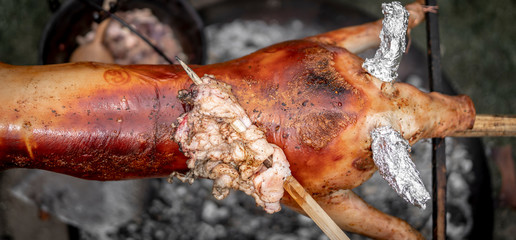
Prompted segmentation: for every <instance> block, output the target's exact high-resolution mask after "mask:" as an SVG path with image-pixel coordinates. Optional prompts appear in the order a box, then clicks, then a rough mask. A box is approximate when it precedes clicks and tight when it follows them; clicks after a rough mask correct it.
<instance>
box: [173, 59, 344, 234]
mask: <svg viewBox="0 0 516 240" xmlns="http://www.w3.org/2000/svg"><path fill="white" fill-rule="evenodd" d="M176 60H177V61H178V62H179V63H180V64H181V66H182V67H183V68H184V69H185V71H186V73H187V74H188V76H189V77H190V78H191V79H192V81H193V82H194V83H195V84H196V85H199V84H201V83H202V81H201V78H199V76H198V75H197V74H196V73H195V72H194V71H193V70H192V69H191V68H190V67H188V65H186V63H184V62H183V61H182V60H181V59H179V58H178V57H176ZM231 126H232V127H233V128H234V129H235V130H236V131H238V132H243V131H245V130H246V129H245V128H246V127H245V125H244V123H242V122H241V121H240V120H238V119H237V120H235V122H233V123H232V124H231ZM283 188H284V189H285V190H286V191H287V192H288V193H289V194H290V196H292V198H294V200H295V201H296V202H297V204H299V206H301V208H302V209H303V210H304V211H305V212H306V213H307V214H308V216H310V217H311V218H312V219H313V220H314V222H315V223H316V224H317V226H319V228H321V230H322V231H323V232H324V233H325V234H326V236H328V237H329V238H330V239H331V240H349V238H348V236H346V234H345V233H344V232H343V231H342V229H340V228H339V226H337V224H336V223H335V222H334V221H333V220H332V219H331V218H330V216H328V214H327V213H326V212H325V211H324V210H323V209H322V208H321V206H319V204H317V202H316V201H315V200H314V199H313V198H312V196H310V194H308V193H307V192H306V190H305V189H304V188H303V186H301V184H299V182H298V181H297V180H296V179H295V178H294V177H293V176H292V175H290V176H288V177H287V179H286V180H285V182H284V183H283Z"/></svg>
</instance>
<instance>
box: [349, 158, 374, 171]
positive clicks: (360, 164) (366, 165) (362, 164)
mask: <svg viewBox="0 0 516 240" xmlns="http://www.w3.org/2000/svg"><path fill="white" fill-rule="evenodd" d="M351 165H352V166H353V167H354V168H355V169H357V170H360V171H368V170H371V169H373V168H374V161H373V159H372V158H371V156H368V157H364V158H357V159H355V160H353V163H352V164H351Z"/></svg>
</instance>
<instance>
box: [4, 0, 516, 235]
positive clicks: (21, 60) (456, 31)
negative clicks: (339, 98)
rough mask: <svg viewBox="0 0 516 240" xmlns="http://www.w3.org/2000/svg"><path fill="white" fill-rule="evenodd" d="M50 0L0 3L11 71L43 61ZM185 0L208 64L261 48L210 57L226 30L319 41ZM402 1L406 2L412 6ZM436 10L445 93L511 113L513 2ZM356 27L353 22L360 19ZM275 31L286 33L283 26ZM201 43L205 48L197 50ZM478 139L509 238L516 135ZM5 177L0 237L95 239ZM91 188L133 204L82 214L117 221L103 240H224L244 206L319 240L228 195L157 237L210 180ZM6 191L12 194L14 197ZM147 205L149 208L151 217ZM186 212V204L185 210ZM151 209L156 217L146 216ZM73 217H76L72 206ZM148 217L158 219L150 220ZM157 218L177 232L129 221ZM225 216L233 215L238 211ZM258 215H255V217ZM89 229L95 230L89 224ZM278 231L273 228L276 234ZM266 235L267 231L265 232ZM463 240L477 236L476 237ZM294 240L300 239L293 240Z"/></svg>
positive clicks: (368, 4)
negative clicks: (201, 27) (224, 225)
mask: <svg viewBox="0 0 516 240" xmlns="http://www.w3.org/2000/svg"><path fill="white" fill-rule="evenodd" d="M68 1H72V0H68ZM49 2H54V3H55V2H61V4H62V5H64V4H65V2H67V1H35V0H16V1H15V0H0V42H1V44H0V62H4V63H9V64H15V65H35V64H39V63H41V62H42V59H41V56H40V51H41V40H42V36H43V35H44V32H45V26H46V25H47V23H48V22H49V21H50V20H51V18H52V16H53V15H54V14H55V13H54V12H53V11H56V9H52V10H51V7H49ZM185 2H187V3H190V4H191V6H192V7H193V8H194V9H196V10H198V11H199V13H200V18H201V19H202V20H203V21H204V22H205V25H206V26H207V29H206V30H205V32H204V34H206V41H208V43H206V45H207V47H208V49H207V50H206V51H207V54H206V56H204V62H205V63H211V62H216V61H222V60H228V59H227V58H228V57H234V56H235V55H234V54H236V55H238V54H242V51H243V52H244V53H245V51H247V50H249V49H252V48H253V47H258V45H259V44H258V43H253V44H254V45H253V44H250V45H251V46H245V45H244V46H239V47H240V48H241V51H240V52H238V53H233V52H231V51H233V50H234V49H235V48H236V47H235V46H229V47H228V46H226V48H228V49H225V48H224V42H222V46H219V49H218V50H220V49H224V50H225V52H217V51H215V50H214V49H211V50H210V49H209V47H210V42H209V41H211V42H216V41H221V39H222V40H223V39H224V38H220V37H219V35H217V34H220V33H221V32H223V31H225V30H226V29H227V28H240V29H241V30H240V31H241V33H243V34H246V33H248V32H246V31H245V28H250V27H253V29H254V30H255V31H262V29H263V28H267V29H269V30H271V29H272V31H273V32H272V33H273V34H276V33H278V34H279V33H281V34H283V35H282V37H285V35H286V38H287V39H289V38H290V39H291V38H297V37H303V36H306V35H303V34H316V33H318V32H317V31H318V30H320V29H322V28H320V27H319V28H318V27H312V25H310V24H307V23H306V22H302V21H301V22H297V21H289V22H286V23H278V24H275V22H272V23H271V21H267V22H266V23H265V25H263V24H262V23H256V22H254V25H246V24H248V23H242V22H236V23H237V24H233V25H227V26H226V25H225V26H223V25H221V24H222V23H223V22H224V23H225V22H226V21H230V20H228V19H230V18H232V17H234V18H235V20H237V19H242V16H241V15H239V14H238V13H239V12H246V11H250V10H249V9H247V8H246V7H245V2H244V1H241V2H243V3H239V4H237V3H236V2H238V1H223V0H191V1H185ZM226 2H231V4H234V8H233V10H232V11H230V10H227V8H223V7H221V6H222V5H224V6H227V5H228V4H227V3H226ZM251 2H255V1H251ZM313 2H324V4H327V5H328V6H350V8H349V9H351V11H358V12H360V13H361V14H365V15H367V16H368V17H365V19H378V18H381V17H382V14H381V3H382V2H383V1H376V0H367V1H347V0H329V1H315V0H314V1H313ZM401 2H402V3H404V4H406V3H409V2H410V1H401ZM282 3H283V1H281V0H268V1H263V4H264V5H266V6H268V7H270V8H274V7H281V5H282ZM438 3H439V6H440V8H439V10H438V11H439V27H440V37H441V46H440V47H441V54H442V67H443V71H444V74H445V75H446V76H447V79H448V81H449V83H450V84H451V86H452V87H453V88H454V89H455V90H456V91H457V92H458V93H460V94H466V95H469V96H470V97H471V98H472V99H473V101H474V103H475V105H476V108H477V112H478V113H481V114H509V115H516V83H515V80H516V79H515V77H514V76H516V46H515V44H514V39H516V28H515V27H514V23H515V22H516V2H514V1H512V0H495V1H481V0H472V1H459V0H448V1H438ZM229 6H231V5H229ZM321 8H322V7H321ZM294 12H295V11H294ZM301 13H302V12H301ZM251 15H252V14H251ZM308 15H309V14H308ZM254 17H256V16H254ZM289 17H292V16H289ZM303 17H306V16H298V18H300V19H301V18H303ZM339 17H340V16H339ZM292 18H296V17H292ZM335 19H336V18H333V20H332V21H333V22H332V23H331V24H330V23H328V26H329V25H332V24H334V22H335ZM337 20H338V19H337ZM357 21H359V23H360V20H357ZM233 23H235V22H233ZM88 24H89V23H88ZM300 24H301V25H300ZM303 24H304V25H303ZM318 24H322V25H324V24H325V22H324V21H321V22H319V23H318ZM280 25H281V26H283V27H284V28H280V27H281V26H280ZM278 26H280V27H278ZM285 26H286V27H285ZM226 27H227V28H226ZM331 27H333V26H331ZM242 29H243V30H242ZM248 30H249V29H248ZM278 39H281V38H278ZM244 40H245V39H244ZM274 40H275V38H274V37H271V38H270V39H269V41H271V42H270V43H269V44H272V43H274ZM226 43H228V42H226ZM266 43H267V41H265V42H261V43H260V44H266ZM228 44H229V43H228ZM248 45H249V44H248ZM267 45H268V44H267ZM199 46H202V44H201V45H199ZM412 48H415V49H419V51H420V52H423V53H424V52H425V49H426V32H425V25H424V24H422V25H421V26H420V27H418V28H416V29H415V30H413V32H412ZM242 49H243V50H242ZM423 65H424V64H423ZM416 82H417V81H416ZM482 142H483V143H484V145H483V150H484V151H483V152H485V155H486V157H487V158H486V159H485V161H486V168H488V173H489V175H490V182H489V184H490V186H491V190H490V193H488V194H490V196H491V197H492V199H493V202H492V206H493V207H494V213H493V214H494V215H493V216H494V217H493V223H494V230H493V238H494V239H514V233H516V210H515V209H516V197H514V196H515V194H516V190H515V189H516V182H514V181H515V180H514V178H513V179H512V182H511V180H510V179H511V174H513V175H512V177H514V171H515V170H514V159H515V157H516V150H515V148H516V138H483V139H482ZM482 154H484V153H482ZM511 163H512V164H511ZM9 173H10V176H9V177H6V175H7V174H5V173H0V174H1V175H0V181H1V182H0V184H1V185H0V186H2V189H0V190H1V195H0V212H3V213H9V212H10V213H9V214H2V215H0V239H1V240H4V239H28V238H31V239H74V238H75V239H78V238H82V239H96V238H99V237H98V236H96V235H94V234H88V233H87V232H88V231H83V230H84V229H80V228H77V227H76V226H77V225H80V223H74V221H73V220H70V219H68V221H67V220H66V218H63V217H62V216H63V214H61V215H60V216H61V217H59V218H58V217H56V216H54V215H55V214H53V213H54V212H56V211H57V212H59V211H60V210H56V208H62V205H52V204H48V203H47V205H44V204H40V205H38V206H40V207H36V206H35V205H34V204H31V203H30V202H31V200H32V201H34V199H38V197H40V198H39V199H40V200H41V199H43V198H44V196H40V195H39V194H41V193H38V189H31V188H30V186H34V185H37V183H38V182H39V181H40V179H41V178H39V176H38V175H36V176H35V175H33V174H32V173H31V178H30V179H28V180H27V179H25V182H22V184H21V185H20V184H18V183H20V182H21V181H22V180H24V178H26V176H28V175H27V174H28V172H27V171H25V170H19V171H16V173H14V171H13V170H9ZM11 173H12V174H11ZM45 179H46V178H45ZM507 179H508V180H507ZM62 181H63V180H54V181H51V180H49V183H48V184H51V185H52V184H53V185H59V184H60V183H61V182H62ZM70 181H72V180H70ZM31 184H32V185H31ZM78 184H79V185H80V184H83V183H82V182H81V183H78ZM95 184H97V183H95ZM98 184H99V185H98V186H97V189H98V190H99V192H106V194H108V195H109V194H110V193H112V192H113V191H119V192H123V193H120V194H122V195H113V196H116V198H117V199H118V198H125V200H127V199H129V200H130V203H128V205H127V206H128V207H127V208H126V207H125V206H121V207H120V208H119V209H100V210H99V211H100V212H103V211H112V212H115V213H113V215H112V219H98V218H97V217H98V215H95V214H92V215H91V216H90V215H88V214H87V213H84V214H85V215H88V217H89V218H90V219H89V221H90V223H91V222H95V221H97V222H98V224H97V225H95V226H93V227H91V229H87V230H91V232H95V231H97V232H98V231H104V230H102V229H103V227H104V226H105V225H103V223H104V221H105V222H120V226H122V227H120V228H118V229H117V230H116V234H112V235H109V236H107V238H106V239H109V238H110V237H113V238H117V237H114V236H113V235H117V236H118V238H119V239H124V238H130V237H134V236H138V237H140V238H142V239H189V238H193V237H192V236H197V237H195V238H201V239H217V238H220V239H223V238H227V237H228V236H231V234H232V232H231V231H230V230H227V229H226V230H224V229H222V230H221V228H220V227H218V226H219V225H218V224H214V223H217V222H219V221H221V220H220V219H226V220H225V221H229V220H227V219H228V218H230V217H228V216H227V215H228V214H229V213H228V211H230V210H227V208H237V209H240V208H243V209H244V208H247V209H249V208H251V210H250V213H249V215H245V214H243V216H245V217H244V219H246V218H249V219H251V218H253V219H258V220H255V221H251V220H249V224H251V225H252V224H255V225H256V226H264V225H260V224H265V225H266V224H273V225H274V224H276V225H278V221H290V222H291V223H290V224H291V225H292V224H294V225H296V226H290V225H289V224H288V223H282V224H284V225H285V226H281V227H282V228H281V229H293V228H294V227H297V226H301V227H304V228H302V229H305V230H296V231H298V235H296V236H298V237H299V236H304V238H306V239H323V238H324V236H322V234H321V233H320V232H319V231H318V229H317V228H316V227H315V226H313V225H311V223H310V220H307V219H305V218H303V217H300V216H298V215H297V214H295V213H293V212H287V213H285V214H284V216H283V217H284V218H281V220H280V219H279V218H278V217H276V216H274V217H270V216H261V215H260V213H259V211H257V210H256V209H253V208H252V207H253V206H252V205H253V203H252V202H245V200H244V203H239V204H238V207H235V203H236V202H237V200H235V199H232V198H231V197H230V199H229V200H228V199H227V200H224V202H223V203H215V202H211V201H208V202H202V203H195V204H198V205H192V206H190V207H192V208H196V207H201V208H202V209H203V211H205V213H202V212H201V213H197V215H199V218H200V219H201V220H202V221H201V222H203V224H204V225H201V226H197V227H196V228H192V229H195V230H191V231H195V232H196V233H197V234H201V233H203V231H204V232H205V234H204V235H194V233H188V234H190V235H188V234H184V233H179V231H180V230H178V229H176V230H177V232H178V233H177V235H176V236H183V237H177V238H172V237H170V236H172V235H174V234H173V232H172V233H171V232H170V231H168V230H167V231H162V232H161V233H159V232H158V234H156V231H158V230H156V229H160V227H166V226H167V224H169V225H170V226H176V227H175V228H181V227H184V228H187V227H188V224H198V223H196V222H195V221H194V220H191V221H190V220H189V218H191V216H190V215H195V214H194V213H189V212H182V213H179V212H175V211H176V210H173V207H172V208H165V207H164V206H161V205H160V204H163V203H166V202H170V201H172V202H173V201H179V198H182V199H191V202H195V201H196V200H195V199H198V198H209V186H210V185H209V183H206V182H202V181H201V182H200V183H198V184H197V185H194V186H188V185H180V184H179V185H165V184H164V183H162V182H156V181H153V182H143V183H142V182H137V183H126V182H117V183H113V184H111V185H109V186H106V185H103V184H102V183H98ZM510 184H512V185H510ZM13 186H14V187H13ZM134 186H138V187H134ZM511 186H512V188H511ZM472 187H475V186H472ZM13 189H14V191H12V190H13ZM63 189H66V191H67V192H70V191H73V188H70V187H67V186H64V187H63ZM135 189H137V190H135ZM186 189H193V190H195V191H197V192H196V193H186V192H185V191H186ZM206 189H208V190H206ZM507 189H509V190H507ZM511 189H512V191H511ZM47 190H48V191H47V192H48V193H49V194H54V195H59V192H55V189H47ZM61 190H62V189H61ZM16 191H18V192H16ZM41 191H43V189H41ZM63 191H64V190H63ZM149 191H150V192H151V193H152V194H154V195H156V196H159V197H160V198H164V199H165V200H163V199H161V200H159V201H158V200H156V199H150V200H149V199H147V198H137V197H133V196H135V195H145V194H146V193H148V192H149ZM166 191H171V192H174V193H175V194H172V195H171V194H170V193H168V192H166ZM13 192H14V194H13ZM16 193H18V195H17V196H15V195H16ZM31 194H32V195H31ZM89 194H92V195H95V194H96V192H91V193H89ZM124 194H126V195H124ZM232 195H234V194H232ZM23 196H25V197H26V198H27V196H29V197H28V199H25V200H27V201H22V200H20V198H23ZM110 196H111V195H110ZM80 198H81V196H75V198H73V197H70V198H65V200H63V201H73V199H80ZM63 201H62V202H63ZM95 201H100V202H102V201H104V199H92V200H91V202H90V203H88V204H90V205H91V206H94V205H95V203H96V202H95ZM111 201H113V199H111ZM115 201H118V200H115ZM120 201H121V200H120ZM149 201H150V203H149ZM399 201H401V199H399ZM62 202H61V203H62ZM67 204H68V205H67V206H69V205H70V202H67ZM192 204H193V203H192ZM41 206H53V207H54V208H52V207H50V208H47V209H42V208H41ZM131 206H146V208H147V210H143V211H144V212H143V213H142V212H139V210H138V209H136V210H135V209H129V208H131ZM149 207H150V208H151V210H149ZM184 207H187V206H186V205H185V206H184ZM486 207H491V206H486ZM152 208H153V209H154V210H152ZM142 209H144V207H142ZM167 209H168V210H167ZM171 209H172V210H171ZM65 210H66V209H65ZM65 210H63V209H61V212H66V211H65ZM74 211H78V210H77V209H75V210H74ZM81 211H83V212H88V210H87V209H81ZM152 211H156V212H154V213H153V212H152ZM163 211H169V215H174V214H175V215H180V216H181V217H182V220H183V221H184V223H183V225H181V223H178V222H173V221H171V222H167V223H166V224H164V223H161V222H159V220H155V219H154V220H155V222H153V223H152V224H154V225H152V226H150V225H149V226H146V225H145V224H143V226H142V222H143V220H142V219H139V220H134V219H135V218H134V216H138V215H141V214H144V215H145V214H146V215H147V219H148V218H150V219H153V216H154V218H163V216H162V215H159V214H158V213H157V212H163ZM231 211H233V212H232V213H234V212H235V211H237V210H231ZM238 211H239V210H238ZM246 211H249V210H246ZM161 214H162V213H161ZM203 214H204V215H203ZM255 215H260V216H256V217H255ZM166 216H168V215H166ZM189 216H190V217H189ZM72 218H73V217H72ZM276 218H278V219H276ZM127 222H129V224H127ZM160 224H161V225H160ZM424 224H425V223H422V224H421V225H424ZM279 225H281V224H279ZM89 226H92V225H91V224H90V225H89ZM179 226H181V227H179ZM99 229H100V230H99ZM146 229H147V230H146ZM296 229H297V228H296ZM300 229H301V228H300ZM306 229H308V230H306ZM314 229H315V230H314ZM108 230H109V231H112V232H113V231H115V230H113V229H108ZM108 230H105V231H108ZM151 230H152V231H153V233H145V231H151ZM176 230H174V231H176ZM258 230H259V229H257V228H253V227H249V228H248V229H247V230H245V229H244V230H242V231H241V232H238V234H240V235H238V234H237V232H235V233H234V234H235V235H232V236H233V237H234V238H235V239H246V238H249V236H253V237H252V238H255V239H267V238H268V237H267V236H269V239H270V235H263V236H261V237H260V236H258V235H252V234H251V233H252V232H253V231H258ZM276 230H277V231H279V230H278V229H276ZM109 231H108V232H109ZM246 231H247V232H246ZM303 231H304V232H303ZM271 232H274V231H273V230H272V231H271ZM299 232H301V233H299ZM124 234H125V235H124ZM181 234H183V235H181ZM217 234H218V235H217ZM224 234H225V235H224ZM246 234H247V235H246ZM303 234H304V235H303ZM124 236H125V237H124ZM224 236H225V237H224ZM274 236H276V235H274ZM289 236H290V235H277V236H276V237H277V239H286V237H289ZM104 237H106V236H104ZM104 237H102V238H104ZM290 237H292V236H290ZM470 237H471V238H474V236H470ZM357 238H358V237H357ZM292 239H297V238H296V237H295V236H294V237H293V238H292Z"/></svg>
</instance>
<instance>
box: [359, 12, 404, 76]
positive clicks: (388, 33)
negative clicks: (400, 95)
mask: <svg viewBox="0 0 516 240" xmlns="http://www.w3.org/2000/svg"><path fill="white" fill-rule="evenodd" d="M382 12H383V15H384V16H385V17H384V19H383V21H382V24H383V27H382V31H381V32H380V40H381V43H380V48H378V50H377V51H376V53H375V55H374V57H373V58H368V59H366V60H365V62H364V64H362V67H363V68H364V69H365V70H367V72H369V73H370V74H371V75H373V76H375V77H376V78H378V79H380V80H382V81H384V82H392V81H394V80H396V78H397V77H398V72H397V71H398V67H399V65H400V61H401V56H402V54H403V53H404V52H405V47H406V43H405V36H406V33H407V27H408V17H409V13H408V11H407V10H405V8H404V7H403V6H402V5H401V3H399V2H392V3H383V4H382Z"/></svg>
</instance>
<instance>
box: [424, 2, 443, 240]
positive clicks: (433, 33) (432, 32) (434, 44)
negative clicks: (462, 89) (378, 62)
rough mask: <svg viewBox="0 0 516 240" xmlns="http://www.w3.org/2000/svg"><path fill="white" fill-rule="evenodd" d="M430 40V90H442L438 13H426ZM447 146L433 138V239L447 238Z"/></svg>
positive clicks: (429, 4)
mask: <svg viewBox="0 0 516 240" xmlns="http://www.w3.org/2000/svg"><path fill="white" fill-rule="evenodd" d="M426 5H427V6H430V7H431V6H437V1H436V0H426ZM426 28H427V42H428V67H429V69H428V73H429V77H430V90H431V91H437V92H442V91H443V89H442V86H443V84H442V81H443V79H442V73H441V59H440V57H441V56H440V51H441V50H440V47H439V22H438V16H437V14H436V13H431V12H427V13H426ZM445 150H446V147H445V142H444V139H443V138H434V139H432V195H433V197H432V223H433V235H432V236H433V239H437V240H444V239H446V152H445Z"/></svg>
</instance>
